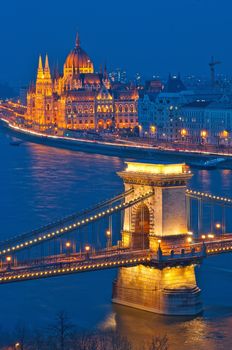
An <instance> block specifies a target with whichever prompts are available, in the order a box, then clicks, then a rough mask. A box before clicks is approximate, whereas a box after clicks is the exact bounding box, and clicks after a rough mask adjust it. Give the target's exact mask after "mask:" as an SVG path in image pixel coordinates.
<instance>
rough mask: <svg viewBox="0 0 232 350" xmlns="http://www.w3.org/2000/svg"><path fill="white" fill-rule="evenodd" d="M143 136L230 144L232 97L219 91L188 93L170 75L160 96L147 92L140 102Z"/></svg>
mask: <svg viewBox="0 0 232 350" xmlns="http://www.w3.org/2000/svg"><path fill="white" fill-rule="evenodd" d="M138 115H139V117H138V118H139V124H140V135H141V136H144V137H150V138H154V139H157V140H160V141H167V142H169V141H170V142H175V141H185V142H189V143H193V144H199V143H209V144H214V145H216V144H230V143H231V139H232V94H231V93H230V92H228V93H226V94H225V92H223V91H221V90H217V89H208V90H205V89H204V90H187V89H185V87H184V85H183V83H182V82H181V79H180V76H169V79H168V82H167V84H166V86H165V88H164V89H163V91H161V92H159V93H149V92H147V91H146V90H144V91H143V93H142V94H140V98H139V101H138Z"/></svg>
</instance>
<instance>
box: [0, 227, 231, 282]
mask: <svg viewBox="0 0 232 350" xmlns="http://www.w3.org/2000/svg"><path fill="white" fill-rule="evenodd" d="M171 248H172V247H171ZM184 248H186V249H184ZM184 248H183V246H182V247H176V248H175V249H174V251H173V253H171V251H170V250H169V251H168V250H165V251H162V252H161V254H160V252H157V254H155V253H154V252H152V251H151V250H149V249H145V250H142V249H141V250H140V249H139V250H133V249H130V248H127V249H123V248H118V247H117V246H113V247H111V248H108V249H105V250H102V251H98V252H88V253H75V254H70V255H68V254H66V255H65V254H60V255H57V256H48V257H45V258H42V259H31V260H28V261H25V262H20V263H19V264H15V266H14V264H7V263H4V264H2V267H1V269H0V284H5V283H10V282H20V281H26V280H33V279H40V278H47V277H55V276H60V275H67V274H73V273H79V272H88V271H95V270H103V269H112V268H117V267H130V266H136V265H139V264H144V265H149V266H153V267H156V268H164V267H173V266H175V267H178V266H184V265H190V264H200V263H201V262H202V260H203V258H205V257H206V256H210V255H217V254H221V253H228V252H231V251H232V235H231V234H230V235H225V237H222V238H220V239H217V238H216V239H214V240H205V241H204V242H203V241H197V242H196V243H193V244H191V245H190V247H187V246H186V247H184ZM183 249H184V251H183ZM193 249H194V250H193ZM181 250H182V251H181Z"/></svg>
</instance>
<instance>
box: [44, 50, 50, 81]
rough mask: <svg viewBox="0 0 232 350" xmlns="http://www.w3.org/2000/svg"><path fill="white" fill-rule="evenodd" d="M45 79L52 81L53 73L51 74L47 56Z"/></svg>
mask: <svg viewBox="0 0 232 350" xmlns="http://www.w3.org/2000/svg"><path fill="white" fill-rule="evenodd" d="M44 78H45V79H48V80H51V72H50V67H49V63H48V55H47V54H46V58H45V66H44Z"/></svg>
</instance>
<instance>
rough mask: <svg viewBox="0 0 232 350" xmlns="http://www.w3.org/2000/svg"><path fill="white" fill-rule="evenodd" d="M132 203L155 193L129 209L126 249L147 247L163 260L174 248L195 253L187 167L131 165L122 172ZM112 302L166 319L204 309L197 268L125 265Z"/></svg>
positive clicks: (124, 239) (124, 232) (188, 265)
mask: <svg viewBox="0 0 232 350" xmlns="http://www.w3.org/2000/svg"><path fill="white" fill-rule="evenodd" d="M118 175H119V176H120V177H121V178H122V179H123V181H124V185H125V190H126V191H127V190H129V189H130V188H133V189H134V191H133V192H132V193H131V194H130V195H129V196H128V200H132V199H133V198H134V197H136V196H138V195H140V194H144V193H145V192H149V191H151V190H152V191H153V195H152V196H151V197H149V198H147V199H146V200H144V201H143V202H140V203H139V204H137V205H134V206H133V207H131V208H128V209H126V210H125V213H124V223H123V230H122V242H121V244H122V246H123V247H125V248H132V249H133V250H136V249H148V250H150V252H151V254H153V255H154V256H156V258H157V257H158V258H159V259H160V261H162V253H164V252H167V251H168V252H169V253H171V251H172V249H174V248H175V247H177V246H178V247H180V254H181V250H182V253H183V249H184V250H185V251H186V250H188V249H190V247H189V243H188V240H187V238H188V235H187V233H188V232H187V213H186V185H187V182H188V180H189V179H190V178H191V177H192V174H191V172H190V171H189V170H188V167H187V166H186V165H185V164H149V163H135V162H127V168H126V169H125V170H124V171H122V172H119V173H118ZM113 302H114V303H118V304H122V305H127V306H131V307H134V308H138V309H142V310H146V311H151V312H155V313H159V314H166V315H195V314H198V313H200V312H201V311H202V303H201V300H200V289H199V288H198V286H197V284H196V278H195V267H194V265H192V264H191V262H190V261H186V262H185V261H184V259H183V264H181V266H173V265H172V266H171V265H165V264H160V267H157V266H156V267H154V266H152V264H150V265H142V264H141V265H138V266H135V267H123V268H120V270H119V272H118V277H117V279H116V281H115V282H114V285H113Z"/></svg>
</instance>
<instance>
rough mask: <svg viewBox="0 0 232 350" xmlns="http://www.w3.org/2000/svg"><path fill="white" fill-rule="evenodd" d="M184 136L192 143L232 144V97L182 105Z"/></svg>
mask: <svg viewBox="0 0 232 350" xmlns="http://www.w3.org/2000/svg"><path fill="white" fill-rule="evenodd" d="M180 115H181V120H182V129H184V130H185V135H184V138H186V140H187V141H189V142H192V143H209V144H214V145H218V144H225V145H226V144H231V137H232V98H231V97H226V96H224V97H223V98H221V99H220V100H218V101H204V100H197V101H194V102H192V103H189V104H186V105H184V106H182V108H181V111H180Z"/></svg>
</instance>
